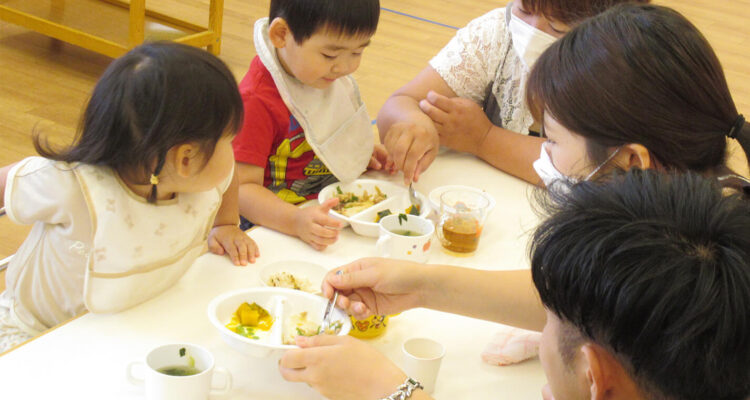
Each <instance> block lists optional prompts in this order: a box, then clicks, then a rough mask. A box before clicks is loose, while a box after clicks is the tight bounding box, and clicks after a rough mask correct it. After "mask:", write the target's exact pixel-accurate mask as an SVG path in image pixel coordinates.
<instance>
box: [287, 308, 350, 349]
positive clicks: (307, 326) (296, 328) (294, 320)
mask: <svg viewBox="0 0 750 400" xmlns="http://www.w3.org/2000/svg"><path fill="white" fill-rule="evenodd" d="M342 326H343V323H342V322H341V321H334V322H331V325H330V327H329V328H328V330H326V332H323V333H325V334H326V335H336V334H338V333H339V332H340V331H341V328H342ZM319 333H321V332H320V324H317V323H315V322H313V321H310V320H309V319H308V318H307V311H303V312H301V313H298V314H293V315H291V316H289V318H287V320H286V321H285V323H284V332H283V334H282V343H284V344H294V343H295V342H294V338H296V337H297V336H315V335H317V334H319Z"/></svg>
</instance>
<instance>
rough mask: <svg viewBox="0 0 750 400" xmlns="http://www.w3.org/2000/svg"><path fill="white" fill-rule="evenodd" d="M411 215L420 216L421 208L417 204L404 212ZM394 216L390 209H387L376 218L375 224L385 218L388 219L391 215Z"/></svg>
mask: <svg viewBox="0 0 750 400" xmlns="http://www.w3.org/2000/svg"><path fill="white" fill-rule="evenodd" d="M404 211H405V212H406V213H407V214H409V215H419V212H420V209H419V206H418V205H416V204H412V205H410V206H409V207H407V208H406V210H404ZM391 214H393V213H392V212H391V210H390V209H388V208H386V209H385V210H383V211H379V212H378V214H377V215H376V216H375V222H380V220H381V219H382V218H384V217H387V216H389V215H391Z"/></svg>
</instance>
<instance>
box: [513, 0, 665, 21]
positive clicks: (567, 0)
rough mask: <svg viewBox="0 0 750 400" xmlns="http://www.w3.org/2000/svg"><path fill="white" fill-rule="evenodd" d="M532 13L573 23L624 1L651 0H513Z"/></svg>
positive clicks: (638, 0)
mask: <svg viewBox="0 0 750 400" xmlns="http://www.w3.org/2000/svg"><path fill="white" fill-rule="evenodd" d="M515 1H520V2H521V3H522V5H523V8H524V9H525V10H526V11H528V12H530V13H533V14H542V15H544V16H545V17H546V18H547V19H552V20H554V21H560V22H562V23H564V24H567V25H575V24H577V23H580V22H581V21H583V20H585V19H586V18H589V17H593V16H594V15H597V14H599V13H601V12H604V11H606V10H607V9H609V8H611V7H612V6H615V5H617V4H620V3H622V2H625V1H631V2H638V3H649V2H650V1H651V0H515Z"/></svg>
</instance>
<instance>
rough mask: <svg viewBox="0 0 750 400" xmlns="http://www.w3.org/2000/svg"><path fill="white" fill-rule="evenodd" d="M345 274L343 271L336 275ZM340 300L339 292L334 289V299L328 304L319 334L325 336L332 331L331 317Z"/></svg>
mask: <svg viewBox="0 0 750 400" xmlns="http://www.w3.org/2000/svg"><path fill="white" fill-rule="evenodd" d="M342 273H343V271H342V270H338V271H336V275H341V274H342ZM338 298H339V291H338V290H336V289H334V290H333V297H332V298H331V299H330V300H328V304H326V309H325V312H323V322H321V323H320V330H319V331H318V334H324V333H326V332H327V331H328V329H330V327H331V315H333V309H334V308H335V307H336V300H337V299H338Z"/></svg>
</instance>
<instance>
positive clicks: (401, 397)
mask: <svg viewBox="0 0 750 400" xmlns="http://www.w3.org/2000/svg"><path fill="white" fill-rule="evenodd" d="M417 389H424V387H423V386H422V384H421V383H419V382H417V381H416V380H414V379H412V378H406V381H404V383H403V384H401V386H399V387H398V390H396V391H395V392H394V393H393V394H392V395H390V396H388V397H384V398H382V399H381V400H406V399H408V398H409V397H411V394H412V393H413V392H414V391H415V390H417Z"/></svg>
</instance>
